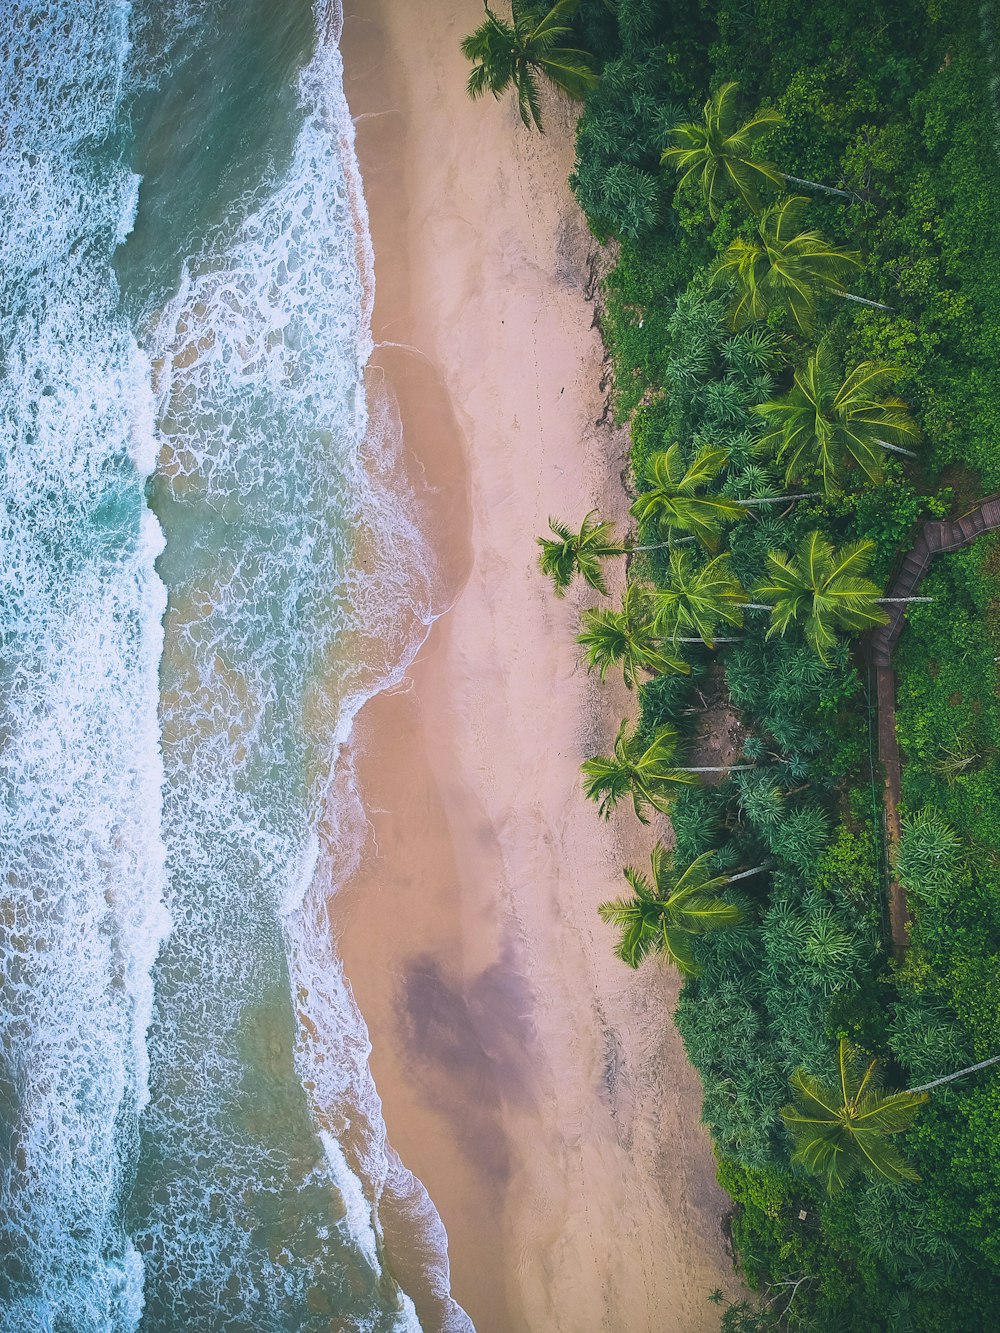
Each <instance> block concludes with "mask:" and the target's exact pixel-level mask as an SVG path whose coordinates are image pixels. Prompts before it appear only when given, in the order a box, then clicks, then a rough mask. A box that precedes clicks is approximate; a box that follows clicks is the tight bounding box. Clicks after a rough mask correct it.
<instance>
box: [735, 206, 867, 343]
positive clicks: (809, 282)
mask: <svg viewBox="0 0 1000 1333" xmlns="http://www.w3.org/2000/svg"><path fill="white" fill-rule="evenodd" d="M808 202H809V201H808V200H807V199H803V198H801V197H800V196H795V197H793V198H790V199H785V200H784V201H783V202H782V203H780V204H778V205H776V206H775V207H773V208H769V209H767V210H766V211H765V213H764V214H763V216H762V217H761V219H760V224H759V226H758V229H757V237H756V238H755V239H753V240H747V239H746V238H745V237H742V236H738V237H736V239H735V240H733V241H731V242H730V244H729V247H728V249H727V250H726V251H725V253H724V254H723V255H722V257H721V259H719V261H718V263H717V264H716V266H715V270H714V273H713V275H712V280H713V282H715V283H716V284H719V283H726V284H729V285H730V286H732V287H733V288H734V292H735V296H734V300H733V306H732V309H731V311H730V317H731V319H732V322H733V327H734V328H742V327H743V325H745V324H749V323H751V322H752V321H753V320H758V319H761V320H763V319H766V318H767V317H768V315H769V314H770V312H771V311H772V310H786V311H788V313H789V314H790V315H791V316H792V318H793V319H794V320H795V323H796V324H797V325H798V327H799V328H800V329H801V330H802V331H803V332H804V333H808V332H809V331H810V330H811V329H812V326H813V322H814V320H815V316H816V307H817V303H818V300H819V297H820V296H821V295H824V294H828V293H829V294H832V295H834V296H842V297H845V298H848V299H850V300H852V301H858V302H860V303H861V304H862V305H870V306H874V307H876V308H877V309H880V310H888V309H889V307H888V306H884V305H882V304H881V303H880V302H878V301H868V300H866V299H865V298H864V297H862V296H853V295H851V293H849V292H847V291H846V290H845V288H844V285H843V279H844V278H845V277H846V275H847V273H848V272H849V271H850V270H851V269H857V268H860V267H861V257H860V255H859V254H858V253H857V251H854V250H839V249H838V248H837V247H836V246H835V245H831V244H830V242H829V241H827V240H825V239H824V238H823V237H822V236H821V235H820V233H819V232H818V231H802V230H800V228H801V225H802V222H803V212H804V209H805V207H806V205H807V204H808Z"/></svg>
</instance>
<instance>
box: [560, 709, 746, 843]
mask: <svg viewBox="0 0 1000 1333" xmlns="http://www.w3.org/2000/svg"><path fill="white" fill-rule="evenodd" d="M627 732H628V719H627V718H626V719H625V720H624V721H623V722H622V724H621V726H620V727H619V728H618V735H617V736H616V737H615V749H614V754H613V755H610V756H605V755H597V756H595V757H594V758H593V759H587V760H586V761H585V762H584V763H583V764H582V765H581V771H582V773H583V777H584V783H583V790H584V794H585V795H586V796H587V798H588V800H591V801H597V803H598V804H597V810H598V813H599V814H600V816H601V817H602V819H610V817H611V812H612V811H613V810H614V809H615V807H616V806H617V805H618V802H619V801H621V800H624V798H625V797H626V796H631V798H632V806H633V808H634V810H635V813H636V815H637V816H638V818H639V820H640V821H641V822H642V823H643V824H648V823H649V820H648V818H647V816H646V810H647V808H650V807H651V808H652V809H654V810H659V811H660V812H661V813H665V812H666V811H667V810H668V809H669V808H670V798H671V795H672V793H673V791H674V789H675V788H676V787H678V786H692V785H694V784H695V783H696V782H698V780H699V778H698V775H699V774H700V773H730V772H735V771H737V770H740V769H743V768H748V767H751V765H747V764H728V765H718V764H708V765H699V766H694V767H689V766H684V765H680V764H678V763H677V751H678V745H679V737H678V734H677V730H676V728H674V727H671V726H669V725H666V726H662V727H660V728H659V730H658V731H657V732H656V733H655V735H654V736H653V739H652V740H651V741H650V743H649V744H648V745H645V746H644V745H643V743H642V741H641V740H640V739H639V735H638V733H637V732H633V734H632V735H631V736H629V735H627Z"/></svg>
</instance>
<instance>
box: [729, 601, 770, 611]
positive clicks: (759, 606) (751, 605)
mask: <svg viewBox="0 0 1000 1333" xmlns="http://www.w3.org/2000/svg"><path fill="white" fill-rule="evenodd" d="M737 605H738V606H739V608H740V610H741V611H773V610H774V607H773V606H772V605H771V603H770V602H738V603H737Z"/></svg>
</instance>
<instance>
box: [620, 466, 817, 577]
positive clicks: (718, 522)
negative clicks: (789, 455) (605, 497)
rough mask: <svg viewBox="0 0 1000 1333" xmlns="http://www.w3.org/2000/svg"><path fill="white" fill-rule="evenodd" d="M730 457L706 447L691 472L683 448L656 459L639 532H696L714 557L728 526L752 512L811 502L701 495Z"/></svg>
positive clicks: (641, 502) (640, 505)
mask: <svg viewBox="0 0 1000 1333" xmlns="http://www.w3.org/2000/svg"><path fill="white" fill-rule="evenodd" d="M727 457H728V455H727V453H726V450H725V449H718V448H715V447H714V446H713V445H710V444H706V445H703V446H702V447H701V448H700V449H699V450H698V452H697V454H695V456H694V459H693V460H692V461H691V463H690V464H689V465H688V466H687V467H685V466H684V460H683V458H682V457H681V449H680V445H679V444H672V445H671V446H670V447H669V449H664V450H663V451H661V452H660V453H657V454H654V455H653V457H652V459H651V460H650V461H649V463H648V464H647V466H646V469H645V476H646V480H647V481H648V482H649V484H650V485H649V489H648V490H646V491H643V492H642V494H641V495H639V496H638V498H637V499H636V500H635V502H634V503H633V505H632V507H631V509H630V511H629V512H630V513H631V514H633V515H634V516H635V517H636V518H637V519H638V520H639V526H640V528H642V527H644V526H647V525H649V524H651V523H655V524H657V525H658V526H659V527H660V528H661V529H666V531H667V533H670V532H673V531H675V530H678V531H681V532H691V533H693V534H694V536H695V538H696V539H697V540H698V541H699V542H700V543H701V544H702V546H704V548H705V550H706V551H711V552H714V551H717V550H718V549H719V541H720V537H721V532H722V524H723V523H731V522H734V521H736V520H738V519H741V518H744V517H745V516H746V514H747V512H748V510H749V509H751V508H754V507H757V506H760V505H768V504H782V503H785V502H786V501H789V500H803V499H807V498H809V497H808V496H806V495H773V496H764V497H762V498H758V499H752V500H736V499H732V498H731V497H729V496H726V495H719V494H718V493H715V494H712V495H704V494H701V493H700V492H703V491H704V489H705V487H706V486H707V485H708V484H709V482H711V481H714V479H715V478H716V477H717V476H718V474H719V473H720V472H721V471H722V468H723V467H724V466H725V463H726V459H727Z"/></svg>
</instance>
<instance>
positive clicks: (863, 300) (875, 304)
mask: <svg viewBox="0 0 1000 1333" xmlns="http://www.w3.org/2000/svg"><path fill="white" fill-rule="evenodd" d="M834 296H839V297H840V299H841V300H842V301H857V303H858V305H867V306H871V308H872V309H873V310H888V311H889V313H890V314H895V311H894V310H893V308H892V306H891V305H883V304H882V302H881V301H869V299H868V297H867V296H855V295H854V293H853V292H834Z"/></svg>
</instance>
